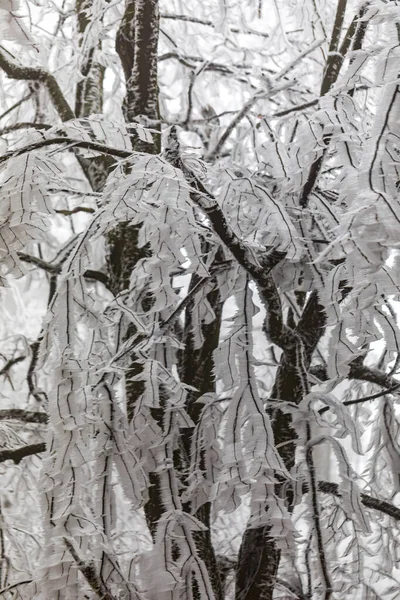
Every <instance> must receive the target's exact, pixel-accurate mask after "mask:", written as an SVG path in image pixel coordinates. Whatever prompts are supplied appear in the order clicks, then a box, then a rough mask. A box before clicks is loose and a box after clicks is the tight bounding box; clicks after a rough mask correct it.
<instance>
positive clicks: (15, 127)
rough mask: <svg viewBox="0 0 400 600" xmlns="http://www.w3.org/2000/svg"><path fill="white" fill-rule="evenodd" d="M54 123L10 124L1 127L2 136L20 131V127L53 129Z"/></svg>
mask: <svg viewBox="0 0 400 600" xmlns="http://www.w3.org/2000/svg"><path fill="white" fill-rule="evenodd" d="M51 128H52V125H48V124H47V123H14V125H8V127H3V129H0V136H2V135H6V134H7V133H12V132H13V131H19V130H20V129H45V130H47V129H51Z"/></svg>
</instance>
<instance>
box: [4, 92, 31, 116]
mask: <svg viewBox="0 0 400 600" xmlns="http://www.w3.org/2000/svg"><path fill="white" fill-rule="evenodd" d="M31 96H32V93H31V92H30V93H29V94H27V95H26V96H24V97H23V98H21V100H18V102H16V103H15V104H13V105H12V106H10V108H7V110H5V111H4V112H3V113H2V114H1V115H0V119H4V117H6V116H7V115H8V114H10V112H12V111H13V110H15V109H16V108H18V107H19V106H21V104H23V103H24V102H26V101H27V100H29V98H31Z"/></svg>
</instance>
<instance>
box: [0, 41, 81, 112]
mask: <svg viewBox="0 0 400 600" xmlns="http://www.w3.org/2000/svg"><path fill="white" fill-rule="evenodd" d="M0 68H1V69H3V71H4V72H5V73H6V74H7V76H8V77H9V78H10V79H17V80H24V81H29V80H30V81H40V82H41V83H43V84H44V85H45V86H46V88H47V91H48V92H49V95H50V98H51V100H52V102H53V104H54V107H55V109H56V110H57V112H58V114H59V116H60V118H61V120H62V121H70V120H71V119H74V118H75V113H74V111H73V110H72V108H71V107H70V105H69V104H68V102H67V101H66V99H65V97H64V95H63V93H62V91H61V89H60V87H59V85H58V83H57V80H56V78H55V77H54V76H53V75H51V74H50V73H48V72H47V71H45V70H43V69H36V68H33V67H23V66H21V65H18V64H17V63H15V62H14V61H13V60H10V59H9V58H6V56H5V55H4V54H3V52H1V51H0Z"/></svg>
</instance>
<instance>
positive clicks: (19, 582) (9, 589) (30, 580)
mask: <svg viewBox="0 0 400 600" xmlns="http://www.w3.org/2000/svg"><path fill="white" fill-rule="evenodd" d="M28 583H32V579H25V580H24V581H18V582H17V583H12V584H11V585H8V586H7V587H5V588H3V589H1V590H0V598H3V594H6V593H7V592H11V590H14V589H15V588H16V587H18V586H19V585H27V584H28Z"/></svg>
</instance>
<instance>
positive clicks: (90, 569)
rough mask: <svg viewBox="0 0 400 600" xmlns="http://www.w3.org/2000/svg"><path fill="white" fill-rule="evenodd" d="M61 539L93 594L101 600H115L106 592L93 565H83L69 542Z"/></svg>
mask: <svg viewBox="0 0 400 600" xmlns="http://www.w3.org/2000/svg"><path fill="white" fill-rule="evenodd" d="M63 539H64V544H65V545H66V546H67V548H68V550H69V551H70V553H71V555H72V557H73V559H74V560H75V562H76V565H77V567H78V569H79V570H80V572H81V573H82V575H83V576H84V578H85V579H86V581H87V582H88V584H89V585H90V587H91V588H92V590H93V591H94V592H95V594H97V595H98V596H99V598H101V599H102V600H116V597H115V596H113V595H112V594H110V592H109V591H108V590H107V588H106V587H105V585H104V584H103V582H102V581H101V579H100V577H99V575H98V574H97V572H96V569H95V566H94V564H93V563H85V562H84V561H83V560H82V559H81V558H79V556H78V554H77V552H76V551H75V548H74V547H73V545H72V544H71V542H70V541H69V540H68V539H67V538H63Z"/></svg>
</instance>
